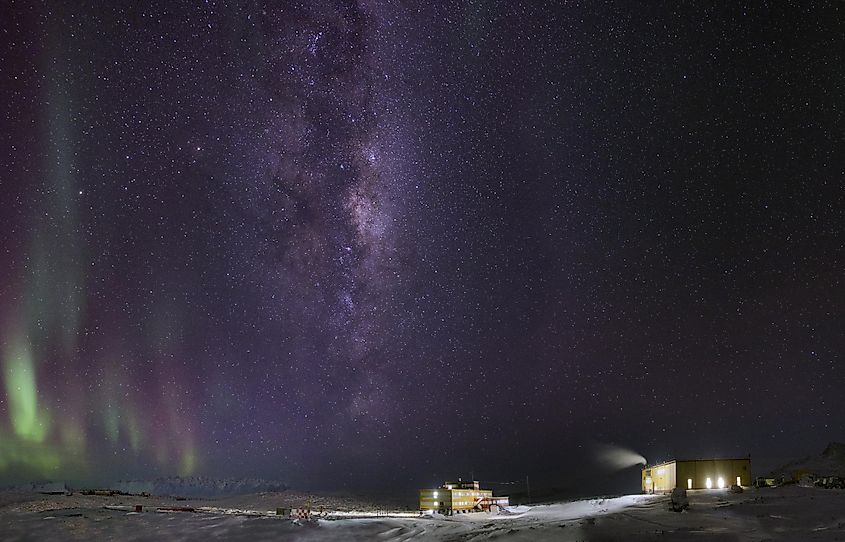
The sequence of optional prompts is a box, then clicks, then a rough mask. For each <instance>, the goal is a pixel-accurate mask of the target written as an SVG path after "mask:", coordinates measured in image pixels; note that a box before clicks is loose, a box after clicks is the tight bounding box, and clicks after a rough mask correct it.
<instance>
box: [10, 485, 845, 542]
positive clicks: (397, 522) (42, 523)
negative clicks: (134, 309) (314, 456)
mask: <svg viewBox="0 0 845 542" xmlns="http://www.w3.org/2000/svg"><path fill="white" fill-rule="evenodd" d="M282 495H284V493H282V494H278V496H282ZM688 495H689V499H690V510H689V511H688V512H681V513H676V512H671V511H669V509H668V508H669V506H668V505H669V502H668V497H666V496H653V495H627V496H623V497H616V498H607V499H588V500H581V501H572V502H561V503H554V504H548V505H541V506H533V507H512V508H511V509H509V510H508V513H504V514H496V515H493V514H487V513H475V514H462V515H457V516H452V517H443V516H435V517H430V516H429V517H369V518H359V519H352V518H348V519H335V520H331V519H320V520H316V521H311V522H303V523H300V522H295V521H291V520H287V519H280V518H278V517H274V516H272V515H268V512H267V510H266V509H265V510H253V511H252V512H255V514H254V515H235V513H236V512H238V511H240V512H246V511H247V510H248V508H249V507H248V506H246V505H245V506H242V507H238V508H240V510H235V509H234V508H235V507H233V508H230V509H224V508H222V507H219V506H218V507H216V508H215V509H213V510H211V509H209V511H208V512H205V513H200V512H198V513H186V512H172V513H157V512H155V511H154V510H155V506H163V505H167V501H164V500H161V499H158V500H157V499H156V498H146V500H144V501H143V505H144V506H145V511H144V512H142V513H140V514H139V513H135V512H130V511H127V510H131V509H132V508H128V506H131V505H133V503H134V501H138V500H139V499H141V498H139V497H125V496H115V497H91V496H80V495H74V496H50V497H46V496H44V495H37V494H31V493H30V494H21V493H10V492H7V493H0V540H4V541H5V540H8V541H14V540H105V539H108V540H184V541H189V540H235V541H240V540H243V541H246V540H250V541H251V540H294V541H305V542H310V541H323V540H328V541H341V540H342V541H359V540H360V541H363V540H391V541H409V540H421V541H422V540H434V541H439V542H446V541H470V540H471V541H478V542H480V541H487V540H508V541H509V540H517V541H537V542H544V541H547V540H562V541H575V540H601V541H604V540H625V541H626V542H636V541H644V540H680V541H686V540H708V541H709V540H716V541H729V540H730V541H735V540H751V541H759V542H762V541H764V540H766V541H769V540H771V541H787V540H789V541H792V540H822V541H832V540H845V491H843V490H825V489H820V488H802V487H798V486H795V485H793V486H784V487H779V488H765V489H749V490H746V491H745V492H744V493H741V494H733V493H730V492H728V491H727V490H702V491H689V492H688ZM273 498H274V497H273V494H266V495H263V496H262V497H261V498H260V499H257V498H255V497H254V496H247V497H245V498H244V499H243V501H242V502H243V503H245V504H249V503H257V502H268V499H269V500H273ZM279 498H280V497H279ZM139 502H141V501H139ZM187 502H188V503H191V501H187ZM210 502H212V503H213V502H214V501H210ZM229 502H234V501H232V500H230V501H229ZM170 504H171V505H177V506H185V504H186V501H179V502H178V503H176V502H175V501H173V502H171V503H170ZM201 504H202V503H201V502H197V503H194V504H190V506H193V507H197V508H198V507H199V506H200V505H201ZM106 505H109V506H111V505H115V506H116V507H118V508H117V509H106V508H104V506H106ZM210 506H214V505H213V504H211V505H210ZM120 507H123V508H120ZM396 512H397V513H398V512H399V511H396Z"/></svg>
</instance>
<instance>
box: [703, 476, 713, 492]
mask: <svg viewBox="0 0 845 542" xmlns="http://www.w3.org/2000/svg"><path fill="white" fill-rule="evenodd" d="M704 485H705V487H707V489H712V488H713V480H711V479H710V478H708V479H707V480H705V481H704Z"/></svg>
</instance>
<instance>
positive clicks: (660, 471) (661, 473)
mask: <svg viewBox="0 0 845 542" xmlns="http://www.w3.org/2000/svg"><path fill="white" fill-rule="evenodd" d="M664 472H666V470H665V469H657V474H658V475H660V476H663V473H664Z"/></svg>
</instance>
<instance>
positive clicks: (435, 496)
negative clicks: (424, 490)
mask: <svg viewBox="0 0 845 542" xmlns="http://www.w3.org/2000/svg"><path fill="white" fill-rule="evenodd" d="M432 496H433V497H434V498H435V499H436V498H437V492H436V491H435V492H434V495H432Z"/></svg>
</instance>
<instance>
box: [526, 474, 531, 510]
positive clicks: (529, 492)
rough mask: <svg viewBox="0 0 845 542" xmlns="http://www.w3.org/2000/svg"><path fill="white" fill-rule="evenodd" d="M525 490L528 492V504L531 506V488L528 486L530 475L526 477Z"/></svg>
mask: <svg viewBox="0 0 845 542" xmlns="http://www.w3.org/2000/svg"><path fill="white" fill-rule="evenodd" d="M525 489H526V490H527V491H528V504H531V486H530V485H529V484H528V475H527V474H526V475H525Z"/></svg>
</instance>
